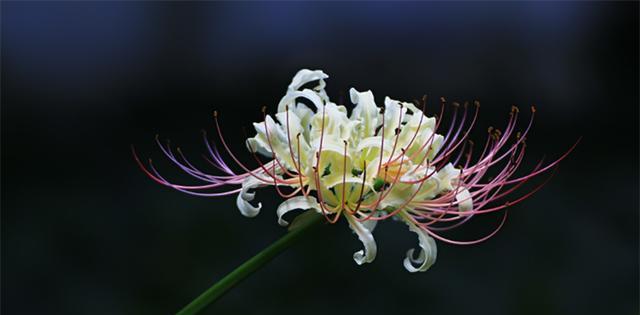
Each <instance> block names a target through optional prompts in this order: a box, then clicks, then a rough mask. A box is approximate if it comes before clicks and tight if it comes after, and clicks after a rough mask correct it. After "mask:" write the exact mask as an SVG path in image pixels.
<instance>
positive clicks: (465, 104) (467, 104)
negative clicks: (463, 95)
mask: <svg viewBox="0 0 640 315" xmlns="http://www.w3.org/2000/svg"><path fill="white" fill-rule="evenodd" d="M463 106H464V108H465V109H466V108H467V107H469V102H467V101H464V105H463Z"/></svg>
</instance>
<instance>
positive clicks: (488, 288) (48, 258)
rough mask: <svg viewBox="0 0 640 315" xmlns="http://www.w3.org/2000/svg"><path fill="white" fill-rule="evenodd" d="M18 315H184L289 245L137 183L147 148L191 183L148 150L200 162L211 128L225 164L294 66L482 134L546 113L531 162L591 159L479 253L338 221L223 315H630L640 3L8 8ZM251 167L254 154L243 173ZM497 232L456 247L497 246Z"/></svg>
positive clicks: (6, 164) (333, 91)
mask: <svg viewBox="0 0 640 315" xmlns="http://www.w3.org/2000/svg"><path fill="white" fill-rule="evenodd" d="M1 9H2V10H1V11H2V19H1V27H2V31H1V37H2V47H1V53H2V64H1V68H2V69H1V76H2V77H1V79H2V80H1V81H2V83H1V84H2V91H1V92H2V313H3V314H170V313H173V312H175V311H177V310H179V309H180V308H181V307H182V306H184V305H185V304H186V303H187V302H189V301H190V300H191V299H193V298H194V297H195V296H196V295H198V294H200V293H201V292H202V291H203V290H204V289H206V288H207V287H209V286H210V285H211V284H212V283H214V282H215V281H216V280H217V279H219V278H220V277H222V276H223V275H224V274H226V273H228V272H229V271H231V270H232V269H233V268H234V267H235V266H237V265H238V264H240V263H241V262H243V261H244V260H246V259H247V258H249V257H251V256H252V255H253V254H255V253H257V252H258V251H259V250H261V249H262V248H264V247H265V246H267V245H268V244H269V243H271V242H272V241H274V240H276V239H277V238H279V237H280V236H281V235H283V234H284V233H285V229H284V228H282V227H280V226H278V224H277V222H276V216H275V207H276V206H277V204H278V203H279V202H280V201H281V200H280V199H279V198H277V195H276V194H275V193H274V192H273V191H270V190H268V189H263V190H260V191H258V193H257V198H258V199H259V200H261V201H262V202H263V204H264V208H263V212H262V213H261V214H260V215H259V216H258V217H256V218H254V219H247V218H244V217H243V216H241V215H240V213H239V212H238V210H237V209H236V206H235V197H223V198H218V199H205V198H197V197H190V196H187V195H184V194H182V193H179V192H176V191H172V190H169V189H167V188H165V187H161V186H159V185H157V184H156V183H154V182H152V181H151V180H149V179H148V178H147V177H145V175H144V174H143V173H142V172H141V171H140V170H139V169H138V168H137V166H136V164H135V162H134V160H133V158H132V156H131V151H130V146H131V145H132V144H133V145H135V147H136V149H137V150H138V152H139V153H140V154H141V155H142V156H144V157H151V158H154V161H156V163H157V164H158V167H159V168H160V169H161V170H162V171H163V173H165V174H166V175H167V176H169V177H171V178H172V179H175V180H177V181H182V182H190V179H189V178H186V177H185V176H183V175H180V173H179V172H177V171H176V170H175V168H173V167H171V165H170V164H169V163H167V161H166V159H163V158H162V156H161V153H160V151H159V149H158V148H157V147H155V146H154V142H153V140H154V137H155V135H156V134H159V135H160V137H161V138H162V139H171V141H172V143H174V144H176V145H180V146H181V147H182V148H183V150H184V151H185V153H186V154H187V155H188V156H189V157H191V158H192V160H197V162H198V163H199V164H198V165H205V164H204V163H201V162H202V160H200V159H199V157H200V155H201V154H202V153H204V152H205V150H206V149H205V147H204V145H203V144H202V142H201V133H200V132H201V130H202V129H205V130H208V131H209V132H213V124H212V123H213V120H212V112H213V110H218V111H219V112H220V115H221V123H222V127H223V129H224V130H225V132H226V135H227V137H228V140H229V142H230V143H231V144H232V145H231V146H232V148H233V149H234V150H235V151H236V152H239V153H243V152H245V151H244V150H245V149H244V148H245V147H244V143H243V142H244V134H243V130H246V132H247V133H248V134H250V135H253V132H252V129H251V123H252V122H254V121H259V120H261V117H262V115H261V113H260V108H261V106H268V108H269V110H270V111H271V112H275V111H276V104H277V102H278V101H279V100H280V98H281V97H282V95H284V92H285V90H286V87H287V85H288V84H289V82H290V80H291V78H292V77H293V75H294V74H295V73H296V71H297V70H299V69H301V68H311V69H323V70H324V71H325V72H326V73H327V74H329V75H330V78H329V80H328V81H327V83H328V87H327V90H328V93H329V95H330V96H331V97H332V98H333V99H334V100H340V99H341V98H342V99H343V100H346V98H345V97H344V96H345V95H346V96H348V89H349V88H350V87H356V88H357V89H359V90H365V89H372V90H373V92H374V94H375V96H376V100H377V102H378V104H382V101H383V98H384V96H387V95H388V96H390V97H392V98H396V99H401V100H408V101H409V100H412V99H417V98H420V97H421V96H422V95H423V94H427V95H429V96H430V100H431V101H430V102H429V106H430V107H428V109H427V112H429V113H430V115H432V114H433V113H434V112H435V111H436V107H437V106H436V105H437V104H438V103H437V99H438V97H440V96H444V97H446V98H447V99H448V100H451V101H454V100H456V101H464V100H474V99H477V100H480V101H481V103H482V107H481V114H480V119H479V122H478V127H477V128H476V131H475V132H474V134H472V139H475V140H476V142H482V141H483V139H484V137H485V134H486V128H487V127H489V126H496V127H500V126H503V125H504V124H506V120H507V118H508V111H509V109H510V107H511V105H519V106H520V108H521V109H522V111H521V113H522V114H523V118H524V119H527V118H528V116H529V111H528V107H529V106H530V105H532V104H535V105H536V106H537V109H538V112H537V114H536V115H537V117H536V119H537V120H536V121H535V123H534V127H533V131H532V133H531V136H530V137H529V146H528V153H527V161H528V164H527V166H532V165H533V164H535V163H536V162H537V161H538V160H539V159H540V158H542V157H544V156H546V158H547V160H549V161H550V160H552V159H553V158H557V157H558V156H560V155H561V154H562V153H563V152H565V151H566V150H567V149H568V148H569V147H570V146H571V145H572V144H573V143H574V142H575V141H576V140H577V139H578V138H579V137H583V138H582V142H581V143H580V145H579V146H578V147H577V149H576V150H575V151H574V152H573V153H572V154H571V155H570V156H569V158H568V159H567V160H566V161H564V162H563V163H562V165H561V167H560V169H559V171H558V172H557V174H556V176H555V178H554V179H553V180H552V181H551V182H550V183H549V184H548V185H546V187H545V188H544V189H542V190H541V191H540V192H539V193H538V194H536V195H535V196H534V197H533V198H531V199H530V200H528V201H526V202H524V203H522V204H519V205H517V206H514V207H513V208H512V210H511V211H510V216H509V219H508V221H507V223H506V225H505V227H504V228H503V229H502V230H501V231H500V233H498V234H497V235H496V236H495V237H494V238H492V239H491V240H489V241H487V242H484V243H482V244H480V245H476V246H453V245H448V244H443V243H441V242H440V243H438V261H437V263H436V264H435V265H434V267H433V268H432V269H431V270H429V271H428V272H426V273H421V274H409V273H408V272H406V271H405V270H404V268H403V266H402V259H403V258H404V255H405V251H406V250H407V249H409V248H412V247H415V246H416V245H417V238H416V237H415V234H413V233H411V232H409V231H408V230H407V229H406V226H405V225H403V224H400V223H398V222H391V221H389V222H385V223H383V224H380V225H379V226H378V228H377V229H376V232H375V234H374V235H375V237H376V240H377V242H378V257H377V259H376V260H375V261H374V262H373V263H372V264H368V265H365V266H357V265H356V264H355V263H354V262H353V260H352V258H351V256H352V253H353V252H354V251H357V250H359V249H360V248H361V244H360V242H359V241H358V240H357V237H356V236H355V235H353V234H352V233H351V232H350V230H349V228H348V227H347V224H346V223H345V222H344V221H341V222H339V223H338V224H336V225H333V226H325V227H324V228H321V229H318V230H316V231H315V232H314V233H313V234H312V235H310V237H309V238H307V239H305V240H303V241H301V242H300V243H298V244H297V245H296V246H294V247H293V248H291V249H289V250H288V251H287V252H285V253H284V254H283V255H281V256H279V257H278V258H277V259H275V260H274V261H273V262H271V263H270V264H269V265H268V266H266V267H265V268H264V269H262V270H260V271H259V272H257V273H256V274H254V275H253V276H251V277H250V278H249V279H248V280H246V281H245V282H243V283H242V284H241V285H239V286H238V287H237V288H235V289H234V290H232V291H231V292H230V293H229V294H228V295H226V296H225V297H223V298H222V299H221V300H220V301H219V302H218V303H217V304H215V305H213V306H212V307H210V308H209V309H208V310H207V312H206V313H208V314H258V313H261V314H265V313H266V314H270V313H278V314H300V313H305V314H326V313H328V312H330V313H332V314H354V313H355V314H361V313H362V314H390V313H416V312H420V313H424V314H469V313H479V314H601V313H605V312H606V313H610V314H638V294H639V292H638V219H639V218H638V107H639V101H638V84H639V82H638V38H639V36H638V9H639V7H638V2H626V3H595V2H591V3H531V2H523V3H496V2H492V3H478V2H474V3H462V2H456V3H440V2H437V3H426V2H425V3H410V2H407V3H395V4H391V3H384V2H377V3H333V2H332V3H288V2H287V3H226V2H225V3H205V2H198V3H196V2H189V3H167V2H162V3H160V2H157V3H151V2H134V3H130V2H92V3H79V2H56V3H54V2H28V3H20V2H2V7H1ZM239 155H241V156H243V159H244V160H245V161H251V157H250V156H249V155H248V154H239ZM498 220H499V217H497V216H490V215H489V216H485V217H483V218H479V219H478V220H475V221H473V222H472V223H470V224H469V225H468V226H465V227H464V228H461V229H458V230H456V231H454V232H452V233H450V234H447V236H450V237H452V238H456V239H471V238H477V237H480V236H482V235H485V234H486V233H488V232H489V231H491V230H492V229H493V228H494V227H495V226H496V224H497V222H498Z"/></svg>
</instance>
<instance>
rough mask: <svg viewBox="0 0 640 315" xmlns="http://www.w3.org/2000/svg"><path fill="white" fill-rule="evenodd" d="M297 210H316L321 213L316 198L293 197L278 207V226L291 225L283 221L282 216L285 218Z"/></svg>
mask: <svg viewBox="0 0 640 315" xmlns="http://www.w3.org/2000/svg"><path fill="white" fill-rule="evenodd" d="M297 209H302V210H308V209H314V210H316V211H317V212H320V205H319V204H318V201H317V200H316V198H314V197H312V196H307V197H304V196H298V197H293V198H291V199H288V200H286V201H285V202H283V203H281V204H280V205H279V206H278V210H277V211H276V214H277V215H278V224H280V225H282V226H287V225H289V222H287V221H285V220H284V219H282V216H284V215H285V214H286V213H287V212H289V211H293V210H297Z"/></svg>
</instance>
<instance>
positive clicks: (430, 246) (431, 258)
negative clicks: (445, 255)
mask: <svg viewBox="0 0 640 315" xmlns="http://www.w3.org/2000/svg"><path fill="white" fill-rule="evenodd" d="M403 220H404V221H405V223H406V224H407V225H408V226H409V230H410V231H412V232H414V233H416V234H418V242H419V245H420V250H419V253H418V257H414V251H415V250H414V249H413V248H412V249H409V250H408V251H407V257H406V258H405V259H404V261H403V264H404V268H405V269H407V271H409V272H424V271H427V270H428V269H429V268H430V267H431V266H432V265H433V264H434V263H435V262H436V257H437V255H438V248H437V246H436V242H435V240H434V239H433V238H432V237H431V236H429V234H428V233H427V232H426V231H424V230H422V229H421V228H419V227H418V226H416V225H415V224H413V223H412V222H410V221H408V219H405V218H403Z"/></svg>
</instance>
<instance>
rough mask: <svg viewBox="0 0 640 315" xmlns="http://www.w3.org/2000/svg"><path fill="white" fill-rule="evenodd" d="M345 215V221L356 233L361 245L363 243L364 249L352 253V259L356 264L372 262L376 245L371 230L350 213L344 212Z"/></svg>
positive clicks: (376, 248) (376, 249)
mask: <svg viewBox="0 0 640 315" xmlns="http://www.w3.org/2000/svg"><path fill="white" fill-rule="evenodd" d="M345 216H346V217H347V221H349V226H350V227H351V229H352V230H353V232H354V233H356V234H357V235H358V238H359V239H360V241H361V242H362V245H364V249H362V250H359V251H357V252H355V253H353V260H355V262H356V264H358V265H362V264H364V263H370V262H372V261H373V260H374V259H375V258H376V253H377V252H378V247H377V245H376V241H375V240H374V239H373V234H371V230H369V229H368V228H367V227H366V226H365V225H363V224H362V223H360V222H358V220H356V219H355V218H354V217H353V216H352V215H350V214H345Z"/></svg>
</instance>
